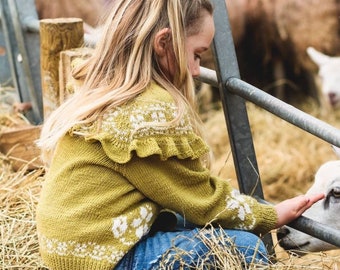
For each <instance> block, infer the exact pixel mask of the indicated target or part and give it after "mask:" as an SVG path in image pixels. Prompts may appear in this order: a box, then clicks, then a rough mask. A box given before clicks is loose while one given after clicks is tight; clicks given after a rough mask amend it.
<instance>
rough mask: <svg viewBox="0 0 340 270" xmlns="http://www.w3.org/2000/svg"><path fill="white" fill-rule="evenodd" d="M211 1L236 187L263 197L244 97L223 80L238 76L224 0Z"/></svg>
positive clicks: (270, 244)
mask: <svg viewBox="0 0 340 270" xmlns="http://www.w3.org/2000/svg"><path fill="white" fill-rule="evenodd" d="M213 3H214V5H215V11H214V23H215V29H216V32H215V36H214V40H213V46H212V50H213V53H214V55H215V66H216V73H217V77H218V82H219V90H220V95H221V99H222V105H223V111H224V116H225V120H226V124H227V128H228V134H229V141H230V147H231V150H232V155H233V160H234V166H235V171H236V175H237V180H238V185H239V189H240V191H241V192H242V193H245V194H248V195H253V196H258V197H260V198H263V191H262V185H261V180H260V175H259V172H258V165H257V160H256V154H255V149H254V145H253V139H252V133H251V130H250V125H249V120H248V115H247V108H246V105H245V101H244V100H243V98H241V97H239V96H237V95H233V94H232V93H231V92H230V91H228V89H227V87H226V84H225V82H226V81H227V80H228V78H230V77H237V78H239V77H240V74H239V67H238V63H237V58H236V53H235V48H234V42H233V37H232V33H231V28H230V23H229V16H228V12H227V7H226V3H225V0H213ZM263 241H264V243H265V245H266V246H267V249H268V252H269V253H270V254H275V251H274V248H273V246H274V245H273V240H272V238H271V235H270V234H267V235H265V236H264V237H263Z"/></svg>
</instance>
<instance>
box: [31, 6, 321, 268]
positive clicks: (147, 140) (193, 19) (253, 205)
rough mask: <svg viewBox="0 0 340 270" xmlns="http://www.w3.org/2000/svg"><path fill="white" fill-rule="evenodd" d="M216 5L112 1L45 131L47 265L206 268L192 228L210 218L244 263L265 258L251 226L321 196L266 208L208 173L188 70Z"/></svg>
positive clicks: (194, 67) (267, 226)
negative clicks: (75, 83) (74, 84)
mask: <svg viewBox="0 0 340 270" xmlns="http://www.w3.org/2000/svg"><path fill="white" fill-rule="evenodd" d="M212 13H213V7H212V4H211V3H210V1H209V0H190V1H188V0H171V1H169V0H115V4H114V6H113V9H112V11H111V12H110V15H109V16H108V18H107V20H106V24H105V26H104V27H103V37H102V39H101V40H100V41H99V43H98V44H97V46H96V48H95V50H94V52H93V55H92V57H91V58H90V59H89V60H88V61H86V63H84V64H83V65H82V66H81V67H79V68H78V70H77V72H76V75H77V78H81V79H82V80H83V84H82V86H81V87H80V88H79V89H78V90H77V91H76V93H75V94H74V95H73V97H72V98H70V99H69V100H68V101H67V102H65V103H64V104H63V105H61V106H60V108H59V109H57V110H56V111H55V112H54V113H53V114H52V115H51V117H50V118H49V119H48V120H47V121H46V123H45V125H44V128H43V131H42V135H41V139H40V146H41V148H42V151H43V154H44V155H43V156H44V158H45V161H46V162H48V163H49V168H48V172H47V175H46V181H45V183H44V187H43V189H42V192H41V198H40V202H39V205H38V208H37V227H38V233H39V243H40V251H41V255H42V258H43V260H44V262H45V263H46V265H47V266H48V267H49V268H50V269H58V270H59V269H67V270H72V269H113V268H115V269H159V268H160V266H161V265H163V264H167V265H168V267H169V268H170V266H171V269H178V268H179V267H180V265H181V266H182V267H183V268H185V267H184V266H183V265H187V266H188V267H189V266H190V267H195V266H197V265H198V263H199V262H200V261H205V264H206V267H207V268H209V267H210V268H212V265H213V263H214V262H213V260H214V258H213V256H211V253H209V248H208V246H206V245H205V244H204V241H203V240H202V238H201V237H198V231H199V228H200V227H203V226H204V225H206V224H208V223H211V224H213V225H214V229H213V233H210V234H209V233H208V231H207V233H206V237H209V235H210V236H211V235H214V234H216V236H217V235H218V236H220V235H224V237H225V238H226V239H227V238H228V239H232V240H233V242H234V245H235V246H236V247H237V249H238V252H239V253H240V256H243V258H244V260H245V261H246V262H250V261H251V260H255V261H256V260H257V261H258V262H261V261H262V262H266V261H267V258H266V256H267V254H266V249H265V247H264V245H263V243H262V242H261V241H260V238H259V237H258V236H257V235H259V234H264V233H266V232H268V231H270V230H271V229H274V228H277V227H280V226H282V225H283V224H286V223H288V222H290V221H291V220H293V219H295V218H297V217H298V216H300V215H301V214H302V213H303V212H304V211H305V210H306V209H307V208H309V207H310V206H311V205H312V204H313V203H314V202H315V201H317V200H319V199H321V198H322V197H323V195H322V194H320V195H315V196H313V197H310V198H307V197H305V196H300V197H297V198H293V199H290V200H287V201H284V202H282V203H280V204H278V205H276V206H275V207H274V206H268V205H263V204H259V203H258V202H257V201H256V200H254V199H253V198H251V197H249V196H245V195H240V194H238V193H237V192H235V191H234V190H233V189H232V187H231V186H230V184H229V183H228V181H226V180H223V179H220V178H218V177H215V176H212V175H211V174H210V172H209V170H208V168H207V166H206V164H207V161H208V156H209V155H208V147H207V145H206V143H205V142H204V140H203V136H202V132H201V127H200V122H199V120H198V116H197V115H196V114H195V111H194V107H195V101H194V84H193V79H192V77H194V76H198V75H199V65H200V57H201V55H202V54H203V53H204V52H205V51H206V50H207V49H208V48H209V46H210V43H211V41H212V39H213V35H214V23H213V17H212ZM48 156H51V159H48ZM166 209H168V210H170V211H168V212H166V211H165V210H166ZM171 212H173V213H178V214H175V215H174V216H171V215H169V213H171ZM174 217H176V218H177V219H174ZM182 217H183V218H182ZM181 221H182V222H181ZM169 222H173V223H174V224H173V225H174V226H173V227H171V226H170V225H171V224H169ZM188 224H190V226H188ZM193 224H197V225H193ZM181 225H182V226H181ZM183 225H185V226H183ZM219 228H223V229H219ZM248 231H249V232H248ZM203 232H204V231H203ZM221 232H223V234H221ZM222 242H227V241H222ZM180 251H185V252H186V255H185V256H184V255H183V256H181V254H183V252H180ZM209 254H210V255H209ZM210 263H211V265H210ZM209 265H210V266H209Z"/></svg>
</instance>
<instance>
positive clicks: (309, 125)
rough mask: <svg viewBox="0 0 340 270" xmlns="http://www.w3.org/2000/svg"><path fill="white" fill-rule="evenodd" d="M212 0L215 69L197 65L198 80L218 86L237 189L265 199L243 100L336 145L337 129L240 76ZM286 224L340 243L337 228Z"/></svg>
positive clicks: (219, 5) (219, 3)
mask: <svg viewBox="0 0 340 270" xmlns="http://www.w3.org/2000/svg"><path fill="white" fill-rule="evenodd" d="M212 1H213V3H214V5H215V10H214V21H215V28H216V32H215V37H214V41H213V52H214V55H215V66H216V72H215V71H213V70H209V69H206V68H201V78H200V80H201V81H202V82H205V83H209V84H212V85H214V86H218V87H219V90H220V95H221V99H222V105H223V110H224V115H225V120H226V124H227V129H228V134H229V140H230V146H231V151H232V155H233V159H234V163H235V170H236V175H237V180H238V184H239V189H240V191H241V192H242V193H245V194H248V195H252V196H254V197H256V198H257V199H258V200H259V201H262V202H263V203H266V202H265V200H264V194H263V191H262V184H261V179H260V174H259V170H258V165H257V161H256V154H255V150H254V146H253V140H252V134H251V130H250V126H249V120H248V115H247V109H246V106H245V100H248V101H250V102H253V103H254V104H256V105H258V106H260V107H262V108H264V109H265V110H267V111H269V112H271V113H273V114H274V115H276V116H278V117H280V118H282V119H284V120H286V121H288V122H290V123H291V124H293V125H295V126H297V127H299V128H301V129H303V130H305V131H306V132H309V133H311V134H313V135H315V136H317V137H319V138H321V139H323V140H325V141H327V142H329V143H330V144H332V145H335V146H338V147H340V130H338V129H336V128H334V127H333V126H331V125H329V124H327V123H325V122H323V121H321V120H319V119H317V118H314V117H312V116H311V115H309V114H306V113H304V112H302V111H300V110H298V109H296V108H294V107H293V106H291V105H289V104H287V103H285V102H283V101H281V100H279V99H277V98H275V97H273V96H271V95H269V94H267V93H265V92H264V91H262V90H260V89H258V88H256V87H254V86H252V85H250V84H248V83H246V82H244V81H242V80H241V79H240V74H239V68H238V63H237V58H236V53H235V47H234V43H233V37H232V33H231V28H230V22H229V17H228V12H227V8H226V4H225V0H212ZM289 226H290V227H292V228H294V229H297V230H300V231H302V232H305V233H307V234H310V235H312V236H314V237H316V238H319V239H321V240H323V241H326V242H328V243H331V244H333V245H335V246H338V247H340V231H339V230H335V229H333V228H330V227H328V226H325V225H323V224H320V223H318V222H315V221H313V220H311V219H309V218H306V217H303V216H302V217H300V218H298V219H296V220H295V221H293V222H292V223H290V224H289ZM264 242H265V243H266V245H267V248H268V250H269V252H270V253H274V250H273V244H272V239H271V237H270V235H266V236H265V238H264Z"/></svg>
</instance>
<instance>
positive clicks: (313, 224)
mask: <svg viewBox="0 0 340 270" xmlns="http://www.w3.org/2000/svg"><path fill="white" fill-rule="evenodd" d="M287 226H288V227H292V228H294V229H296V230H299V231H301V232H304V233H306V234H309V235H311V236H313V237H316V238H318V239H320V240H322V241H325V242H327V243H330V244H332V245H334V246H337V247H339V248H340V230H337V229H334V228H332V227H329V226H327V225H325V224H322V223H320V222H317V221H314V220H312V219H310V218H307V217H304V216H301V217H299V218H298V219H296V220H294V221H292V222H291V223H289V224H287Z"/></svg>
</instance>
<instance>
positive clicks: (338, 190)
mask: <svg viewBox="0 0 340 270" xmlns="http://www.w3.org/2000/svg"><path fill="white" fill-rule="evenodd" d="M331 194H332V196H333V197H335V198H340V187H335V188H333V189H332V191H331Z"/></svg>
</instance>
